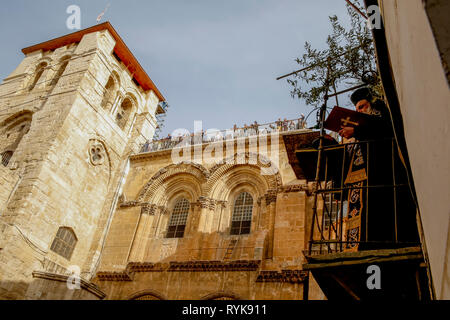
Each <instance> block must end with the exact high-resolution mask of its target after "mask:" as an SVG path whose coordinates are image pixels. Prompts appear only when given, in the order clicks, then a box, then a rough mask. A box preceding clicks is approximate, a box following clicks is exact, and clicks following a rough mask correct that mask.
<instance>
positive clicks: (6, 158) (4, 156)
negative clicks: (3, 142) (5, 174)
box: [1, 151, 13, 167]
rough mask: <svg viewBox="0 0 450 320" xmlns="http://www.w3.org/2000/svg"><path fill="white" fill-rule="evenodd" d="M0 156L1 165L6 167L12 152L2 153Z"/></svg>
mask: <svg viewBox="0 0 450 320" xmlns="http://www.w3.org/2000/svg"><path fill="white" fill-rule="evenodd" d="M1 156H2V165H3V166H5V167H6V166H8V164H9V160H11V158H12V156H13V152H12V151H5V152H2V154H1Z"/></svg>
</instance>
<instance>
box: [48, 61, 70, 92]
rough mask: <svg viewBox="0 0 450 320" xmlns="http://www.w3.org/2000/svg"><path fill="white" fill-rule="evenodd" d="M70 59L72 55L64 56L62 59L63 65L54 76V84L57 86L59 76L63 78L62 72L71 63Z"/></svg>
mask: <svg viewBox="0 0 450 320" xmlns="http://www.w3.org/2000/svg"><path fill="white" fill-rule="evenodd" d="M69 59H70V57H64V58H62V59H61V61H60V64H61V66H60V67H59V69H58V72H56V74H55V76H54V77H53V80H52V86H56V84H57V83H58V81H59V78H61V76H62V74H63V73H64V71H65V70H66V68H67V65H68V64H69Z"/></svg>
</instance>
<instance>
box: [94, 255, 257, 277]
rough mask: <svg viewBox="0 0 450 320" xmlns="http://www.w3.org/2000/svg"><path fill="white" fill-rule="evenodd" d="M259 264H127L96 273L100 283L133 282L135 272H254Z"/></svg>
mask: <svg viewBox="0 0 450 320" xmlns="http://www.w3.org/2000/svg"><path fill="white" fill-rule="evenodd" d="M260 263H261V260H230V261H215V260H211V261H171V262H168V263H162V262H157V263H152V262H129V263H128V265H127V267H126V269H125V270H124V271H122V272H98V273H97V278H98V280H100V281H133V275H134V273H135V272H164V271H167V272H184V271H195V272H210V271H256V270H258V269H259V266H260Z"/></svg>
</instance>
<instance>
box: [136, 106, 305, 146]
mask: <svg viewBox="0 0 450 320" xmlns="http://www.w3.org/2000/svg"><path fill="white" fill-rule="evenodd" d="M305 128H306V120H305V116H304V115H303V114H302V115H301V116H300V118H298V119H295V120H287V119H286V118H284V120H281V118H279V119H278V120H277V121H275V122H272V123H266V124H258V122H257V121H255V122H254V123H253V124H250V125H247V124H244V126H243V127H238V126H237V125H236V124H235V125H234V126H233V129H229V130H223V131H218V130H216V131H212V130H209V131H207V132H204V131H203V130H202V131H201V133H198V134H194V133H190V134H188V133H185V134H178V135H176V136H172V135H170V134H168V135H167V137H166V138H163V139H159V140H154V141H147V142H146V143H145V144H144V145H143V146H142V150H141V152H152V151H160V150H167V149H171V148H174V147H175V146H180V147H181V146H187V145H194V144H201V143H208V142H215V141H221V140H230V139H234V138H241V137H251V136H255V135H266V134H270V133H273V132H286V131H294V130H301V129H305Z"/></svg>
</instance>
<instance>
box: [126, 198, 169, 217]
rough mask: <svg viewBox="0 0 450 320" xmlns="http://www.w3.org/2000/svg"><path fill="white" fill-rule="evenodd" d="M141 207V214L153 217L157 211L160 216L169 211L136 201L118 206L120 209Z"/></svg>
mask: <svg viewBox="0 0 450 320" xmlns="http://www.w3.org/2000/svg"><path fill="white" fill-rule="evenodd" d="M131 207H141V214H148V215H155V214H156V212H157V210H159V212H160V213H161V214H163V215H164V214H167V213H168V212H169V211H168V210H167V208H166V207H165V206H158V205H156V204H153V203H149V202H139V201H137V200H132V201H127V202H124V203H122V204H121V205H120V208H131Z"/></svg>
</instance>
